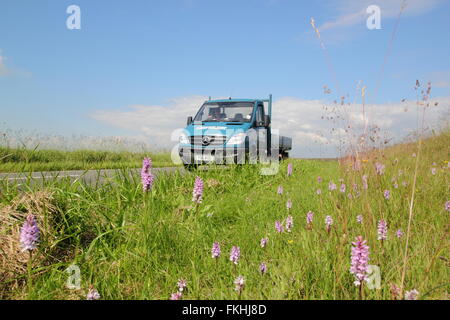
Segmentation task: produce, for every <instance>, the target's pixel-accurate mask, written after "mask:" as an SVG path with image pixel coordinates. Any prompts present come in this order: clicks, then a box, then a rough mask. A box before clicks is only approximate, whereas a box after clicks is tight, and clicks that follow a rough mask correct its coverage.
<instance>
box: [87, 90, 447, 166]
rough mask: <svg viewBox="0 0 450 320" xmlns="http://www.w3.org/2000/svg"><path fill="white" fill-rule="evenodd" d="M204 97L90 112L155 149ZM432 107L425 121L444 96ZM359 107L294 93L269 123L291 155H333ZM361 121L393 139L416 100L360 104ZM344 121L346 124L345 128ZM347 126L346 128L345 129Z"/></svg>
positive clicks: (353, 127) (404, 129)
mask: <svg viewBox="0 0 450 320" xmlns="http://www.w3.org/2000/svg"><path fill="white" fill-rule="evenodd" d="M206 99H207V98H206V97H204V96H188V97H182V98H176V99H172V100H170V101H169V103H168V104H167V105H166V106H159V105H154V106H144V105H137V106H129V107H128V108H126V109H125V110H97V111H95V112H94V113H93V114H91V117H92V118H94V119H96V120H98V121H101V122H103V123H106V124H109V125H111V126H114V127H117V128H122V129H127V130H128V131H130V132H131V133H132V135H134V136H139V137H140V138H141V140H144V141H147V142H148V143H150V144H153V145H156V146H158V147H160V148H166V149H168V148H170V147H172V146H174V145H175V144H176V142H175V141H171V134H172V132H173V131H174V130H175V129H181V128H183V127H185V124H186V118H187V116H193V115H195V113H196V111H197V109H198V108H199V107H200V106H201V104H202V103H203V101H205V100H206ZM434 101H438V102H439V105H438V106H431V107H430V108H428V109H427V113H426V124H427V125H430V126H431V125H434V124H436V123H438V122H439V121H442V120H445V119H448V117H449V110H450V98H449V97H444V98H439V99H435V100H433V103H434ZM361 110H362V106H361V105H360V104H354V105H351V106H345V108H343V107H342V106H335V105H333V104H330V103H326V102H324V101H320V100H302V99H299V98H294V97H285V98H280V99H278V100H275V101H274V106H273V121H272V127H273V128H274V129H279V130H280V134H282V135H287V136H290V137H292V138H293V147H294V149H293V151H292V155H294V156H299V157H324V156H336V147H337V146H338V145H339V144H340V142H342V141H344V140H346V137H348V136H349V133H348V132H349V130H350V131H353V132H355V131H356V132H358V130H361V128H363V126H364V121H363V115H362V111H361ZM365 118H366V121H367V122H368V123H369V124H370V125H374V124H376V125H377V126H378V127H380V129H381V131H382V133H383V135H385V136H389V137H390V138H394V140H393V141H396V140H399V139H401V138H403V137H405V136H406V135H407V134H409V133H411V132H412V131H414V130H415V129H416V128H417V107H416V102H415V101H414V102H408V101H406V102H403V103H401V102H399V103H387V104H379V105H368V106H366V116H365ZM348 125H350V128H348ZM346 130H347V131H346Z"/></svg>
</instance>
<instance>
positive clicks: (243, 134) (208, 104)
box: [178, 95, 292, 166]
mask: <svg viewBox="0 0 450 320" xmlns="http://www.w3.org/2000/svg"><path fill="white" fill-rule="evenodd" d="M271 114H272V96H271V95H270V96H269V99H231V98H230V99H220V100H211V99H210V100H208V101H205V102H204V103H203V105H202V106H201V107H200V109H199V110H198V112H197V114H196V115H195V116H194V117H193V118H192V117H188V119H187V126H186V128H185V129H184V131H183V133H182V134H181V135H180V139H179V147H178V151H179V156H180V158H181V160H182V162H183V164H184V165H185V166H196V165H199V164H208V163H215V164H230V163H238V164H242V163H247V162H250V163H256V162H257V161H259V160H261V159H262V158H265V159H266V158H267V157H270V156H273V154H274V153H277V156H278V154H280V155H281V157H283V158H285V157H287V156H288V151H289V150H290V149H291V144H292V142H291V139H290V138H287V137H280V138H279V141H278V140H274V139H276V138H277V137H278V136H277V137H275V136H274V135H272V129H271V125H270V124H271Z"/></svg>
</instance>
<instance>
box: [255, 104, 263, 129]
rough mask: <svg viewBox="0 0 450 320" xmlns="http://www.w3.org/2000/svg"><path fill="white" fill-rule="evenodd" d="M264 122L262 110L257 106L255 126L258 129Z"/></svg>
mask: <svg viewBox="0 0 450 320" xmlns="http://www.w3.org/2000/svg"><path fill="white" fill-rule="evenodd" d="M263 121H264V114H263V108H262V106H261V105H258V110H256V126H258V127H260V126H262V125H263V123H264V122H263Z"/></svg>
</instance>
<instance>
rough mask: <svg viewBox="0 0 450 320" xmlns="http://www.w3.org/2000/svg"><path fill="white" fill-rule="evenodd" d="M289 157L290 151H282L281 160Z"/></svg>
mask: <svg viewBox="0 0 450 320" xmlns="http://www.w3.org/2000/svg"><path fill="white" fill-rule="evenodd" d="M288 158H289V153H287V152H286V151H280V160H286V159H288Z"/></svg>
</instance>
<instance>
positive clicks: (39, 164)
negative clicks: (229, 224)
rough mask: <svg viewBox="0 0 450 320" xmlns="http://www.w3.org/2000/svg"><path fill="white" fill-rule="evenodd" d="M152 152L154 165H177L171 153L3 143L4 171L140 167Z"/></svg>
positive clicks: (1, 163) (0, 151) (1, 160)
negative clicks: (19, 146) (13, 145)
mask: <svg viewBox="0 0 450 320" xmlns="http://www.w3.org/2000/svg"><path fill="white" fill-rule="evenodd" d="M148 156H150V157H151V158H152V159H153V166H154V167H170V166H174V164H173V162H172V160H171V158H170V154H169V153H144V152H141V153H139V152H128V151H122V152H112V151H93V150H76V151H60V150H31V149H25V148H16V149H11V148H6V147H1V146H0V172H32V171H60V170H96V169H120V168H138V167H140V166H141V165H142V158H144V157H148Z"/></svg>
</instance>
